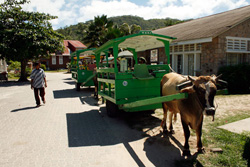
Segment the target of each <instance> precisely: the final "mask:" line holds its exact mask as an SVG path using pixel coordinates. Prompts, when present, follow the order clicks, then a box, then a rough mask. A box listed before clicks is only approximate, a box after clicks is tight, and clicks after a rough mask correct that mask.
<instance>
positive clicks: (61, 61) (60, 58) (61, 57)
mask: <svg viewBox="0 0 250 167" xmlns="http://www.w3.org/2000/svg"><path fill="white" fill-rule="evenodd" d="M59 64H63V56H59Z"/></svg>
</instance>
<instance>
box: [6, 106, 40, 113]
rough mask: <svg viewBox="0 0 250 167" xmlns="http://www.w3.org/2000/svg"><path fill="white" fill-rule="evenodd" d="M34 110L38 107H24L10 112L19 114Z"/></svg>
mask: <svg viewBox="0 0 250 167" xmlns="http://www.w3.org/2000/svg"><path fill="white" fill-rule="evenodd" d="M34 108H37V107H36V106H32V107H23V108H18V109H14V110H11V111H10V112H19V111H25V110H31V109H34Z"/></svg>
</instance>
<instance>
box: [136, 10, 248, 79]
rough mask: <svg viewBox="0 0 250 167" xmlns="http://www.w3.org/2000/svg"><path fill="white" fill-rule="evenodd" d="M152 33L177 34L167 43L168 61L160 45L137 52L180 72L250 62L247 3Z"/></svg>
mask: <svg viewBox="0 0 250 167" xmlns="http://www.w3.org/2000/svg"><path fill="white" fill-rule="evenodd" d="M153 33H156V34H162V35H167V36H172V37H176V38H177V39H176V40H174V41H173V42H172V43H171V45H170V62H167V60H166V57H165V56H163V55H164V54H165V51H164V49H163V48H156V49H155V50H151V51H146V52H144V53H140V54H138V55H139V56H146V55H150V57H151V61H150V62H151V63H160V64H161V63H164V64H169V63H170V64H171V66H172V68H173V69H174V70H175V71H176V72H178V73H180V74H184V75H201V74H202V75H211V74H217V72H218V69H219V68H220V67H222V66H228V65H236V64H240V63H250V6H245V7H242V8H238V9H234V10H230V11H227V12H223V13H219V14H215V15H211V16H207V17H203V18H199V19H195V20H191V21H188V22H184V23H181V24H177V25H173V26H169V27H165V28H161V29H157V30H154V31H153ZM155 55H157V56H158V57H157V56H156V59H155ZM146 57H147V60H150V57H149V56H146ZM152 57H154V59H152Z"/></svg>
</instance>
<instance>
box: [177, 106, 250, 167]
mask: <svg viewBox="0 0 250 167" xmlns="http://www.w3.org/2000/svg"><path fill="white" fill-rule="evenodd" d="M249 117H250V111H248V112H239V114H238V115H236V116H233V117H232V116H231V117H230V116H229V117H227V118H222V119H218V120H216V121H215V122H214V123H209V124H208V125H206V126H207V127H206V130H203V136H202V139H203V140H202V141H203V146H204V147H205V148H206V153H205V154H199V155H197V156H193V157H190V158H188V159H186V160H181V161H177V162H176V166H197V167H200V166H206V167H221V166H225V167H236V166H237V167H247V166H250V164H249V161H250V133H246V132H245V133H242V134H236V133H232V132H229V131H227V130H223V129H219V128H217V126H220V125H224V124H225V123H231V122H235V121H238V120H242V119H245V118H249ZM210 148H222V150H223V152H222V153H212V152H210Z"/></svg>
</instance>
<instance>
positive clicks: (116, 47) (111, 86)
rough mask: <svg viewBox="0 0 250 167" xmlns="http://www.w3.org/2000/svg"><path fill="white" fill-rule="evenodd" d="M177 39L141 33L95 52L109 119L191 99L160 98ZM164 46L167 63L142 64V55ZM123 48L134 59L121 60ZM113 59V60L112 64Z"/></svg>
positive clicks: (103, 46) (148, 32)
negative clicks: (119, 114) (173, 42)
mask: <svg viewBox="0 0 250 167" xmlns="http://www.w3.org/2000/svg"><path fill="white" fill-rule="evenodd" d="M174 39H176V38H173V37H169V36H164V35H159V34H154V33H152V32H151V31H141V32H139V33H138V34H133V35H129V36H126V37H121V38H116V39H113V40H110V41H108V42H107V43H105V44H104V45H102V46H101V47H99V48H98V49H96V50H95V51H94V52H95V55H96V65H97V73H98V75H97V80H98V94H99V95H101V96H102V97H103V98H104V99H105V100H106V109H107V114H108V115H109V116H111V117H112V116H115V115H116V114H117V112H118V111H119V110H123V111H125V112H134V111H144V110H154V109H157V108H161V107H162V105H161V103H162V102H166V101H172V100H175V99H183V98H187V94H186V93H180V94H175V95H171V96H164V97H162V96H161V95H160V89H161V88H160V81H161V79H162V77H163V75H164V74H166V73H168V72H169V71H170V68H169V65H167V64H169V63H170V55H169V44H170V42H171V41H172V40H174ZM160 47H164V48H165V54H166V59H167V64H150V65H146V64H140V63H139V62H138V57H137V55H138V53H140V52H141V53H142V52H143V51H146V50H152V49H155V48H160ZM121 49H122V50H127V51H130V52H131V53H132V55H133V56H132V59H133V60H132V61H131V60H129V58H126V57H125V58H122V57H119V56H118V54H119V51H120V50H121ZM101 55H106V56H101ZM102 57H103V58H102ZM111 58H112V59H113V61H112V63H111V64H109V61H110V60H111ZM104 62H105V63H104Z"/></svg>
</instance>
